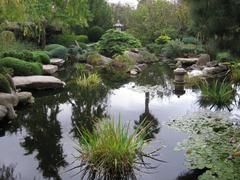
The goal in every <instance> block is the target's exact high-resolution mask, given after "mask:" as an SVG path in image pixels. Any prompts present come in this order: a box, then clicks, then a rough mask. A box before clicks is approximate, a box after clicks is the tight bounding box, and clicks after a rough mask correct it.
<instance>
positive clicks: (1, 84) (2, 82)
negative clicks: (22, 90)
mask: <svg viewBox="0 0 240 180" xmlns="http://www.w3.org/2000/svg"><path fill="white" fill-rule="evenodd" d="M0 92H4V93H11V85H10V83H9V81H8V79H7V77H6V76H4V75H3V74H1V73H0Z"/></svg>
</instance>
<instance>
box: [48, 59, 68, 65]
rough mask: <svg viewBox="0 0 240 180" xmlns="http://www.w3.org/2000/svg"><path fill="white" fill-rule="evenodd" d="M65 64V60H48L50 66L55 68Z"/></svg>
mask: <svg viewBox="0 0 240 180" xmlns="http://www.w3.org/2000/svg"><path fill="white" fill-rule="evenodd" d="M64 63H65V60H63V59H59V58H52V59H50V64H52V65H56V66H62V65H63V64H64Z"/></svg>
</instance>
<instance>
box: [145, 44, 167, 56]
mask: <svg viewBox="0 0 240 180" xmlns="http://www.w3.org/2000/svg"><path fill="white" fill-rule="evenodd" d="M146 47H147V50H149V52H151V53H154V54H156V55H160V54H161V52H162V48H163V47H164V45H162V44H157V43H151V44H147V45H146Z"/></svg>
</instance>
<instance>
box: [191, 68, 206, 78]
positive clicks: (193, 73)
mask: <svg viewBox="0 0 240 180" xmlns="http://www.w3.org/2000/svg"><path fill="white" fill-rule="evenodd" d="M201 76H203V72H202V71H201V70H192V71H191V72H188V77H189V78H193V77H201Z"/></svg>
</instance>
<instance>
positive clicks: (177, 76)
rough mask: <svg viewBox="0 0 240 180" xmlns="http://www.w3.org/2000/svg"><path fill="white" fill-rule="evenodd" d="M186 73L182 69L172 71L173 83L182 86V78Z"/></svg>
mask: <svg viewBox="0 0 240 180" xmlns="http://www.w3.org/2000/svg"><path fill="white" fill-rule="evenodd" d="M186 73H187V71H186V70H185V69H183V68H182V67H179V68H177V69H175V70H174V83H177V84H184V83H185V82H184V76H185V74H186Z"/></svg>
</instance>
